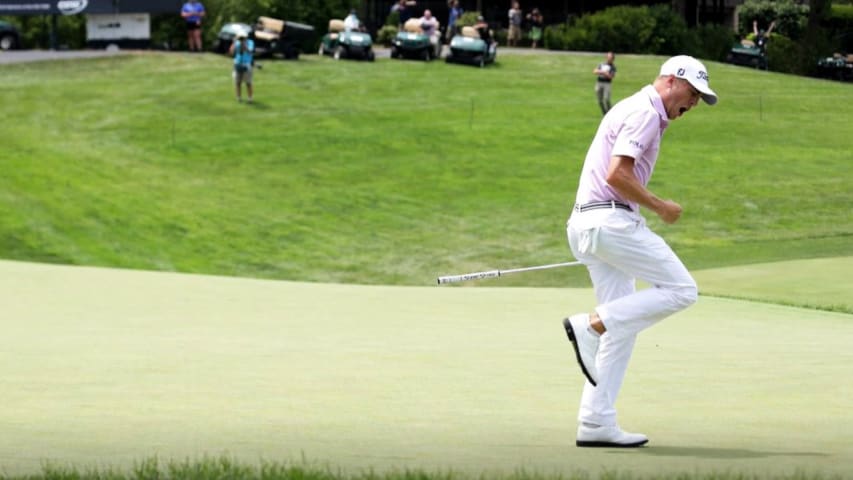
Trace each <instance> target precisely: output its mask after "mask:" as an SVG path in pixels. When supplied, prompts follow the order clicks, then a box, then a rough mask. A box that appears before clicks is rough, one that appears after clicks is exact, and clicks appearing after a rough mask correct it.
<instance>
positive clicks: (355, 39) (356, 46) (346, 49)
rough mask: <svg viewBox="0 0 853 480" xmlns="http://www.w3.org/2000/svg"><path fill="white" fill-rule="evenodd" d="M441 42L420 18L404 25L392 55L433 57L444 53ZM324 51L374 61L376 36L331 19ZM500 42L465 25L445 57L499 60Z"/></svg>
mask: <svg viewBox="0 0 853 480" xmlns="http://www.w3.org/2000/svg"><path fill="white" fill-rule="evenodd" d="M441 49H442V45H441V42H439V41H438V38H437V37H436V36H430V35H427V34H425V33H424V31H423V29H421V27H420V24H419V23H418V21H417V20H416V19H411V20H409V21H408V22H406V24H405V25H404V28H403V31H401V32H399V33H397V36H396V37H395V38H394V40H393V41H392V44H391V58H392V59H404V58H408V59H418V60H424V61H427V62H428V61H431V60H434V59H437V58H440V57H441ZM319 53H320V55H331V56H332V57H333V58H335V59H336V60H339V59H342V58H353V59H359V60H368V61H371V62H372V61H373V60H374V59H375V58H376V57H375V54H374V52H373V39H372V37H371V36H370V35H369V34H367V33H364V32H355V31H350V32H347V31H345V30H344V28H343V22H342V21H341V20H332V21H330V22H329V33H327V34H326V35H324V36H323V39H322V41H321V42H320V51H319ZM496 56H497V44H496V43H494V42H487V41H486V40H483V39H482V38H480V34H479V33H478V32H477V30H476V29H474V28H473V27H463V28H462V30H461V31H460V32H459V34H458V35H455V36H454V37H453V38H452V39H451V41H450V49H449V52H448V54H447V55H446V57H445V60H446V61H447V62H448V63H465V64H469V65H476V66H479V67H483V66H485V65H487V64H489V63H493V62H494V61H495V57H496Z"/></svg>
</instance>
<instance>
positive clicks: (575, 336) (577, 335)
mask: <svg viewBox="0 0 853 480" xmlns="http://www.w3.org/2000/svg"><path fill="white" fill-rule="evenodd" d="M563 326H564V327H565V328H566V335H568V336H569V341H571V342H572V346H573V347H574V348H575V356H576V357H577V359H578V363H579V364H580V366H581V371H582V372H583V374H584V375H585V376H586V378H587V379H588V380H589V383H591V384H593V385H598V370H597V369H596V368H595V356H596V354H598V343H599V340H600V339H599V337H598V335H596V334H595V333H593V332H591V331H590V329H591V328H592V327H590V326H589V314H587V313H581V314H578V315H572V316H571V317H569V318H566V319H565V320H563Z"/></svg>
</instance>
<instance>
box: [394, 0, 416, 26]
mask: <svg viewBox="0 0 853 480" xmlns="http://www.w3.org/2000/svg"><path fill="white" fill-rule="evenodd" d="M416 6H417V2H415V1H414V0H400V8H399V10H397V11H398V12H400V30H402V29H403V26H404V25H405V24H406V22H407V21H408V20H409V19H410V18H414V16H415V7H416Z"/></svg>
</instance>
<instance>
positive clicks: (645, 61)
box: [0, 53, 853, 285]
mask: <svg viewBox="0 0 853 480" xmlns="http://www.w3.org/2000/svg"><path fill="white" fill-rule="evenodd" d="M598 60H599V59H598V57H597V56H589V55H572V54H558V55H543V56H520V55H518V56H510V55H503V56H501V57H500V58H499V64H498V65H495V66H494V68H487V69H485V70H479V69H475V68H466V67H463V66H455V65H445V64H444V63H432V64H424V63H419V62H400V61H391V60H382V59H381V60H378V61H377V62H375V63H373V64H368V63H357V62H334V61H332V60H331V59H328V58H316V57H315V56H305V57H303V59H302V60H300V61H299V62H267V63H265V65H264V69H263V70H262V71H259V72H256V83H257V87H256V88H257V94H256V95H257V102H256V104H255V105H252V106H247V105H245V104H238V103H236V101H235V100H234V96H233V92H232V86H231V84H230V78H229V63H228V62H229V60H228V59H226V58H224V57H219V56H213V55H187V54H156V53H151V54H144V55H131V56H126V57H117V58H110V59H100V60H87V61H74V62H46V63H37V64H23V65H14V66H4V67H2V69H0V83H2V84H3V85H4V87H5V88H4V89H3V90H2V91H0V104H2V105H3V110H4V118H6V119H7V121H5V122H4V125H3V127H2V128H0V144H2V145H3V155H2V156H0V165H2V175H0V211H2V212H3V214H2V215H0V257H2V258H7V259H19V260H34V261H43V262H56V263H67V264H76V265H99V266H115V267H125V268H134V269H155V270H167V271H180V272H198V273H215V274H224V275H237V276H251V277H263V278H277V279H291V280H307V281H318V282H351V283H374V284H410V285H426V284H430V283H432V282H434V279H435V277H436V276H437V275H439V274H449V273H464V272H467V271H476V270H482V269H490V268H509V267H514V266H526V265H536V264H541V263H551V262H556V261H563V260H565V259H566V258H567V257H568V255H569V251H568V247H567V246H566V244H565V234H564V222H565V219H566V217H567V215H568V212H569V208H570V205H571V204H572V202H573V196H574V191H575V189H576V186H577V177H578V173H579V169H580V166H581V164H582V160H583V156H584V153H585V151H586V148H587V146H588V144H589V141H590V140H591V138H592V135H593V133H594V131H595V129H596V127H597V124H598V121H599V119H600V114H599V112H598V108H597V106H596V104H595V100H594V96H593V92H592V82H593V80H594V78H593V75H592V74H591V73H590V72H591V70H592V68H593V66H594V65H595V63H596V62H597V61H598ZM662 60H663V59H661V58H649V57H632V56H624V57H619V58H617V64H618V66H619V78H618V79H617V81H616V83H615V84H614V97H615V98H622V97H625V96H627V95H629V94H631V93H633V92H634V91H635V90H636V89H638V88H640V87H641V86H642V85H644V84H646V83H648V82H649V81H650V80H651V79H652V78H653V77H654V76H655V74H656V72H657V68H658V67H659V65H660V63H661V62H662ZM709 69H710V74H711V83H712V85H713V87H714V88H715V89H716V91H717V92H718V94H719V95H720V97H721V101H720V103H719V104H718V105H717V106H716V107H707V106H701V107H700V108H698V109H696V110H695V111H693V112H691V113H689V114H688V115H687V116H686V117H685V118H683V119H680V120H678V121H676V122H674V123H673V124H672V125H671V127H670V129H669V130H668V131H667V133H666V138H665V139H664V142H663V149H662V153H661V161H660V162H659V164H658V167H657V169H656V172H655V176H654V178H653V180H652V184H651V185H650V186H651V188H652V189H653V190H654V191H656V192H657V193H658V194H659V195H661V196H664V197H669V198H673V199H675V200H677V201H679V202H681V203H682V205H683V206H684V207H685V210H686V211H685V215H684V216H683V218H682V220H681V221H680V222H679V223H678V224H677V225H674V226H664V225H662V224H661V223H660V222H658V221H657V219H656V218H653V217H649V222H650V224H651V225H652V226H653V228H655V229H657V230H658V231H659V232H660V233H661V234H662V235H663V236H664V237H665V238H667V239H668V240H669V241H670V242H671V244H672V245H673V246H674V248H675V249H676V251H678V252H679V253H680V254H681V256H682V257H683V258H684V260H685V261H686V263H687V264H688V266H690V267H692V268H694V269H698V268H711V267H719V266H726V265H741V264H750V263H755V262H761V261H774V260H793V259H801V258H811V257H829V256H840V255H853V241H851V238H853V237H851V236H853V219H851V216H850V215H849V214H848V213H847V209H848V207H849V206H850V204H851V201H853V194H851V191H850V185H851V183H853V173H851V169H850V168H849V163H850V162H849V159H850V152H851V151H853V136H851V135H850V134H849V123H850V122H849V121H850V113H849V108H847V107H846V106H848V105H851V104H853V89H851V87H850V85H844V84H839V83H832V82H826V81H820V80H814V79H805V78H797V77H792V76H784V75H779V74H773V73H767V72H759V71H753V70H749V69H744V68H738V67H732V66H727V65H718V64H709ZM566 284H572V285H585V284H586V275H585V272H584V271H583V270H582V269H562V270H556V271H549V272H541V273H537V274H535V275H523V276H517V277H513V278H506V279H505V280H503V281H501V285H566Z"/></svg>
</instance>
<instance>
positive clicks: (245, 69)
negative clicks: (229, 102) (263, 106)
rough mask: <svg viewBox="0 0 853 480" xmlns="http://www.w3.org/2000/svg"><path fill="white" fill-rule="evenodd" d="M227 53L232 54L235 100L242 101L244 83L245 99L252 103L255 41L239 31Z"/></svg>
mask: <svg viewBox="0 0 853 480" xmlns="http://www.w3.org/2000/svg"><path fill="white" fill-rule="evenodd" d="M228 54H229V55H233V56H234V73H233V76H234V87H235V88H236V91H237V101H238V102H242V101H243V95H242V92H243V88H242V86H243V84H244V83H245V84H246V94H247V95H248V98H247V101H248V102H249V103H252V97H253V94H254V88H253V86H252V66H253V65H254V63H255V61H254V54H255V42H254V41H253V40H252V39H251V38H248V36H247V35H246V33H245V32H240V33H238V34H237V36H236V37H235V39H234V42H233V43H232V44H231V48H229V49H228Z"/></svg>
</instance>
